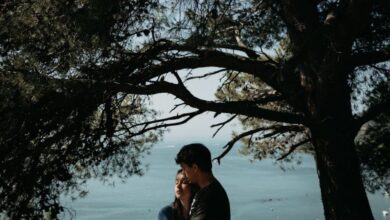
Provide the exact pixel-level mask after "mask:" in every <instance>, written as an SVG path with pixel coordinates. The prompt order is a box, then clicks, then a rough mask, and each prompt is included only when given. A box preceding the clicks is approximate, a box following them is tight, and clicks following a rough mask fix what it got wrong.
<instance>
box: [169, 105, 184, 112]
mask: <svg viewBox="0 0 390 220" xmlns="http://www.w3.org/2000/svg"><path fill="white" fill-rule="evenodd" d="M185 104H186V103H180V104H176V105H175V106H174V107H173V108H172V109H171V110H170V111H169V113H171V112H173V111H175V109H177V108H178V107H180V106H183V105H185Z"/></svg>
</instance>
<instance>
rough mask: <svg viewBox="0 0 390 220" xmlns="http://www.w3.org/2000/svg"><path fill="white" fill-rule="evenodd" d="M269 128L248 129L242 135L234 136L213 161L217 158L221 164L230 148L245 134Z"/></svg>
mask: <svg viewBox="0 0 390 220" xmlns="http://www.w3.org/2000/svg"><path fill="white" fill-rule="evenodd" d="M268 129H269V128H258V129H254V130H250V131H247V132H244V133H241V134H240V135H238V136H236V137H235V138H233V139H232V140H231V141H229V142H228V143H227V144H226V145H225V146H223V147H222V148H226V149H225V150H224V151H223V152H222V154H220V155H219V156H217V157H215V158H213V161H214V160H217V162H218V164H221V159H222V158H223V157H224V156H225V155H226V154H227V153H229V152H230V150H231V149H232V148H233V146H234V144H235V143H236V142H237V141H239V140H240V139H241V138H243V137H245V136H248V135H252V134H255V133H257V132H259V131H264V130H268Z"/></svg>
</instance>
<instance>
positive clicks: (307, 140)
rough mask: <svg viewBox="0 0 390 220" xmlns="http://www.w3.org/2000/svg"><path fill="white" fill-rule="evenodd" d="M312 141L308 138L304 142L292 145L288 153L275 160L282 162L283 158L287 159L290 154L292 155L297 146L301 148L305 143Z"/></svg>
mask: <svg viewBox="0 0 390 220" xmlns="http://www.w3.org/2000/svg"><path fill="white" fill-rule="evenodd" d="M311 140H312V138H309V139H306V140H303V141H301V142H299V143H297V144H294V145H293V146H291V147H290V149H289V151H288V152H287V153H286V154H284V155H283V156H281V157H280V158H278V159H277V161H280V160H283V159H284V158H286V157H288V156H289V155H290V154H292V153H293V152H294V151H295V150H296V149H297V148H298V147H299V146H301V145H302V144H306V143H307V142H310V141H311Z"/></svg>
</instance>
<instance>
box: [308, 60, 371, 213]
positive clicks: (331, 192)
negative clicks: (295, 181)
mask: <svg viewBox="0 0 390 220" xmlns="http://www.w3.org/2000/svg"><path fill="white" fill-rule="evenodd" d="M343 60H345V59H344V57H342V56H337V55H335V54H334V53H329V54H328V55H325V56H324V59H323V63H322V64H321V65H320V67H319V68H318V69H317V70H318V71H317V72H314V70H313V69H310V70H309V71H312V72H311V74H307V75H308V76H309V78H311V79H310V80H309V83H308V84H311V85H309V86H308V87H307V88H308V89H307V94H308V96H307V97H308V100H307V101H308V110H309V111H308V112H310V113H309V114H310V117H311V121H312V122H313V124H312V125H311V127H310V128H311V132H312V138H313V144H314V148H315V159H316V165H317V172H318V176H319V182H320V187H321V196H322V202H323V206H324V210H325V213H324V214H325V219H327V220H345V219H357V220H359V219H361V220H370V219H374V218H373V215H372V212H371V208H370V205H369V202H368V199H367V195H366V192H365V189H364V185H363V181H362V176H361V173H360V166H359V164H360V163H359V159H358V156H357V153H356V149H355V146H354V137H355V129H354V126H353V117H352V110H351V100H350V89H349V86H348V84H347V75H348V74H346V72H348V71H351V70H350V69H348V67H346V65H345V63H343ZM308 69H309V68H307V69H306V70H308ZM310 76H312V77H310Z"/></svg>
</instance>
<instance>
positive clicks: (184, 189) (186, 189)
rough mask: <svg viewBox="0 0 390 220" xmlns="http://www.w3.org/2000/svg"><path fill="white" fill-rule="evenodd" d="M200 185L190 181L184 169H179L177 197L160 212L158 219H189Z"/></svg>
mask: <svg viewBox="0 0 390 220" xmlns="http://www.w3.org/2000/svg"><path fill="white" fill-rule="evenodd" d="M198 190H199V188H198V186H196V185H195V184H191V183H189V181H188V180H187V179H186V178H185V176H184V174H183V172H182V170H181V169H180V170H179V171H177V174H176V182H175V199H174V201H173V203H172V204H171V205H168V206H166V207H164V208H162V209H161V210H160V212H159V213H158V220H187V219H188V218H189V212H190V206H191V201H192V199H193V198H194V195H195V193H196V192H197V191H198Z"/></svg>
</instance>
